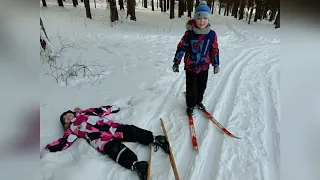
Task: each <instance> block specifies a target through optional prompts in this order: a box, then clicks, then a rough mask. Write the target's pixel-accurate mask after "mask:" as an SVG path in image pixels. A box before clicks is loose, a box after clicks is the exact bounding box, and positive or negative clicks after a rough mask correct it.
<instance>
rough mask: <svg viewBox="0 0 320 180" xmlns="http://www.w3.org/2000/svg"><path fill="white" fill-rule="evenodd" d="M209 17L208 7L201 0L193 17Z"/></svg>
mask: <svg viewBox="0 0 320 180" xmlns="http://www.w3.org/2000/svg"><path fill="white" fill-rule="evenodd" d="M209 17H210V7H209V6H208V5H207V2H206V1H201V2H200V4H199V6H198V7H197V8H196V10H195V13H194V19H197V18H208V19H209Z"/></svg>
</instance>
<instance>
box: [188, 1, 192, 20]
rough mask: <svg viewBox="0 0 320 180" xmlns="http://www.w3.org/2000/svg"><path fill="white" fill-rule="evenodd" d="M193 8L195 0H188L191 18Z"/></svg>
mask: <svg viewBox="0 0 320 180" xmlns="http://www.w3.org/2000/svg"><path fill="white" fill-rule="evenodd" d="M192 9H193V0H188V17H190V18H191V12H192Z"/></svg>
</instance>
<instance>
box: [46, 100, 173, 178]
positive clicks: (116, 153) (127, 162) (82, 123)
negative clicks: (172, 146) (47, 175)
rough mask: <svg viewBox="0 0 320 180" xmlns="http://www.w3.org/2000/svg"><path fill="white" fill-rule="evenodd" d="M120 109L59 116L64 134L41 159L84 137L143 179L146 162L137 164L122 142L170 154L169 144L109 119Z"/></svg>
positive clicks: (77, 110) (160, 136) (93, 110)
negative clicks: (136, 143)
mask: <svg viewBox="0 0 320 180" xmlns="http://www.w3.org/2000/svg"><path fill="white" fill-rule="evenodd" d="M119 110H120V108H117V107H116V106H101V107H98V108H89V109H86V110H81V109H79V108H76V109H75V111H71V110H69V111H66V112H64V113H62V114H61V116H60V122H61V124H62V126H63V127H64V129H65V130H66V131H65V133H64V134H63V136H62V138H60V139H58V140H57V141H54V142H52V143H50V144H48V145H47V146H46V147H45V149H44V150H43V151H42V153H41V157H42V156H43V155H44V154H45V153H48V152H57V151H63V150H66V149H67V148H68V147H70V146H71V145H72V144H73V142H74V141H75V140H76V139H77V138H84V139H86V140H87V142H88V143H89V144H90V145H91V146H92V147H93V148H94V149H96V150H97V151H98V152H101V153H102V154H107V155H108V156H109V157H110V158H111V159H113V160H114V161H115V162H117V163H118V164H120V165H121V166H123V167H125V168H127V169H131V170H133V171H136V172H137V173H138V175H139V177H140V179H141V180H146V179H147V169H148V162H146V161H138V158H137V155H136V154H135V153H134V152H133V151H132V150H130V149H129V148H128V147H126V146H125V145H124V144H123V143H121V141H126V142H138V143H140V144H143V145H146V146H147V145H154V146H156V149H158V147H161V148H162V149H163V150H164V152H165V153H167V154H169V153H170V151H169V143H168V141H167V140H166V138H165V136H162V135H159V136H154V135H153V133H152V132H151V131H148V130H145V129H141V128H139V127H137V126H134V125H126V124H122V123H119V122H114V121H112V120H110V117H112V116H111V114H114V113H117V112H118V111H119ZM108 116H109V117H108Z"/></svg>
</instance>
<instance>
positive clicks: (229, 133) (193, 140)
mask: <svg viewBox="0 0 320 180" xmlns="http://www.w3.org/2000/svg"><path fill="white" fill-rule="evenodd" d="M183 94H184V96H185V97H186V92H183ZM198 109H199V108H198ZM199 110H200V111H201V112H202V113H203V114H204V115H205V116H206V117H207V118H208V119H209V120H211V121H212V122H213V123H214V124H215V125H217V126H218V128H219V129H220V130H221V131H223V132H224V133H225V134H226V135H228V136H230V137H233V138H236V139H241V138H240V137H237V136H235V135H233V134H232V133H231V132H229V131H228V130H227V129H226V128H225V127H223V126H222V125H221V124H220V123H219V122H218V121H217V120H216V119H215V118H214V117H213V116H212V115H211V114H210V113H209V112H208V111H207V110H205V109H199ZM188 120H189V126H190V133H191V141H192V146H193V147H194V148H195V149H196V150H198V143H197V136H196V131H195V128H194V123H193V117H192V116H190V115H188Z"/></svg>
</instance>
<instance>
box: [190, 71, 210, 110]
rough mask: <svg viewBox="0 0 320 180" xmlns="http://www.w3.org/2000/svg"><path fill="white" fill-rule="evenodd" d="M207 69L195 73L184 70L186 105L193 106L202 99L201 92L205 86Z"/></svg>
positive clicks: (202, 92)
mask: <svg viewBox="0 0 320 180" xmlns="http://www.w3.org/2000/svg"><path fill="white" fill-rule="evenodd" d="M207 81H208V70H205V71H202V72H200V73H198V74H197V73H195V72H192V71H188V70H186V101H187V107H195V106H196V104H197V103H201V102H202V100H203V94H204V92H205V90H206V88H207Z"/></svg>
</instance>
